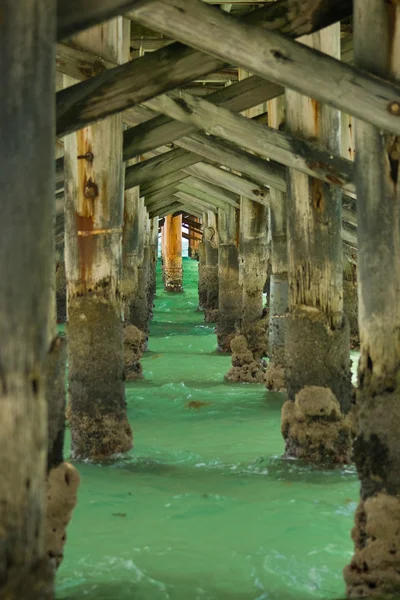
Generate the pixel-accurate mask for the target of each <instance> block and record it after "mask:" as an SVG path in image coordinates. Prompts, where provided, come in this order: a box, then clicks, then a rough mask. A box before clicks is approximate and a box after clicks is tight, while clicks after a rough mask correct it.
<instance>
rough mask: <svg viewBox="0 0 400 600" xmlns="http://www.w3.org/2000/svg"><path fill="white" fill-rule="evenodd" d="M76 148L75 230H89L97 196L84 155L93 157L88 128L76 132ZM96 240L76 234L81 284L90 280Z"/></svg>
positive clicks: (89, 164) (91, 229)
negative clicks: (76, 197) (76, 199)
mask: <svg viewBox="0 0 400 600" xmlns="http://www.w3.org/2000/svg"><path fill="white" fill-rule="evenodd" d="M76 135H77V149H78V156H77V160H78V206H77V210H76V212H75V221H76V231H77V232H79V231H80V232H86V233H88V232H91V231H93V229H94V222H95V201H96V198H97V196H98V189H97V185H96V183H95V182H94V181H93V178H94V173H93V159H89V160H86V156H89V157H93V153H92V148H91V144H90V140H89V139H88V130H87V129H81V130H80V131H78V132H77V134H76ZM95 245H96V240H95V239H94V238H93V236H91V235H77V246H78V260H79V277H80V281H81V285H82V286H83V287H85V283H86V282H89V281H90V280H91V276H92V265H93V256H94V251H95Z"/></svg>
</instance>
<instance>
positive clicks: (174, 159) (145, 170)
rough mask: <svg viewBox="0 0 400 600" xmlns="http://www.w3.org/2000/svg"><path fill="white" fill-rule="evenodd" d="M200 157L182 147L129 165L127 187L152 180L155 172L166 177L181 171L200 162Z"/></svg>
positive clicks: (126, 172) (126, 178)
mask: <svg viewBox="0 0 400 600" xmlns="http://www.w3.org/2000/svg"><path fill="white" fill-rule="evenodd" d="M199 160H201V159H199V157H198V156H193V155H191V154H190V153H188V152H185V150H181V149H180V148H178V149H176V150H171V151H170V152H166V153H165V154H160V155H159V156H155V157H154V158H151V159H149V160H146V161H143V162H140V163H138V164H136V165H132V166H131V167H128V168H127V169H126V171H125V188H126V189H129V188H130V187H134V186H135V185H142V184H144V183H147V182H151V181H152V180H153V179H154V175H155V173H156V174H157V178H160V177H164V175H166V174H168V173H172V172H174V171H179V170H181V169H183V168H184V167H187V166H190V165H192V164H194V163H196V162H198V161H199Z"/></svg>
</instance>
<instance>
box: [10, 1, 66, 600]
mask: <svg viewBox="0 0 400 600" xmlns="http://www.w3.org/2000/svg"><path fill="white" fill-rule="evenodd" d="M1 13H2V15H3V18H2V19H1V23H0V71H1V76H2V92H1V94H0V138H1V140H2V144H1V146H0V199H1V207H2V216H1V219H0V274H1V277H0V338H1V356H0V394H1V403H0V423H1V435H0V456H1V468H0V473H1V482H2V483H1V488H0V522H1V544H0V597H2V598H7V599H10V600H19V599H21V598H24V599H26V600H34V599H35V598H41V599H43V600H50V599H51V598H53V574H52V569H51V568H50V565H49V559H50V562H53V561H52V560H51V557H49V556H47V554H46V544H47V540H46V537H47V531H46V523H45V518H46V497H45V477H46V458H47V457H48V454H49V449H48V439H47V436H48V433H47V430H48V409H47V405H51V410H50V413H51V414H50V418H52V409H53V398H52V397H51V396H49V395H48V385H47V383H48V380H49V378H48V375H49V372H50V368H49V367H48V364H47V363H48V355H49V351H50V354H51V355H52V357H53V358H54V357H55V353H52V348H51V346H50V348H49V340H51V341H52V342H54V341H55V335H54V333H55V332H54V330H55V327H54V324H55V320H54V319H55V306H54V300H55V298H54V283H55V280H54V267H55V252H54V240H53V230H54V224H53V209H54V187H55V182H54V175H53V173H54V135H55V131H54V118H55V115H54V89H55V85H56V82H55V71H54V67H55V60H54V58H55V57H54V51H53V48H54V36H55V27H56V5H55V2H54V1H48V0H4V1H3V2H2V4H1ZM22 173H23V176H21V174H22ZM46 379H47V381H46ZM46 396H47V397H46ZM57 400H58V399H57ZM55 404H56V406H55V411H57V408H58V401H57V403H55ZM57 424H59V422H58V423H57ZM51 446H52V444H51ZM52 450H53V447H51V452H50V453H51V454H52ZM49 460H50V462H51V459H49Z"/></svg>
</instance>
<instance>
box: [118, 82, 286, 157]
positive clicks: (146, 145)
mask: <svg viewBox="0 0 400 600" xmlns="http://www.w3.org/2000/svg"><path fill="white" fill-rule="evenodd" d="M281 92H282V88H281V87H280V86H277V85H274V84H271V83H269V82H267V81H265V80H264V79H262V78H261V77H257V76H256V75H254V76H253V77H249V78H247V79H245V80H243V81H240V82H238V83H234V84H232V85H229V86H227V87H225V88H224V89H223V90H221V91H218V92H214V93H213V94H208V95H207V100H209V101H210V102H213V103H215V104H217V105H219V106H223V107H224V108H227V109H229V110H232V111H233V112H241V111H243V110H245V109H247V108H251V107H253V106H257V105H258V104H261V103H262V102H265V101H266V100H268V99H269V98H271V97H275V96H277V95H279V94H280V93H281ZM164 98H165V95H163V96H159V97H157V98H153V99H152V100H150V101H148V102H146V106H148V108H150V109H152V110H154V111H156V112H163V111H162V110H160V109H159V107H160V106H161V107H162V106H163V101H164ZM165 101H166V102H167V98H165ZM196 129H197V127H196V125H194V124H192V123H190V122H186V123H185V122H177V121H176V120H175V119H174V117H173V118H168V116H163V115H160V116H159V117H155V118H154V119H151V120H149V121H148V122H147V125H146V124H144V123H142V124H140V125H138V126H136V127H133V128H131V129H128V130H127V131H125V133H124V155H125V156H128V157H132V156H136V155H138V154H144V153H145V152H148V151H150V150H153V149H154V148H158V147H159V146H162V145H164V144H168V143H170V142H172V141H174V140H176V139H178V138H181V137H183V136H187V135H189V134H190V133H192V132H194V131H196Z"/></svg>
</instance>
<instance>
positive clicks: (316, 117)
mask: <svg viewBox="0 0 400 600" xmlns="http://www.w3.org/2000/svg"><path fill="white" fill-rule="evenodd" d="M310 102H311V112H312V119H313V125H314V127H313V134H314V136H316V137H318V136H319V130H320V122H321V105H320V103H319V102H318V101H317V100H314V98H310Z"/></svg>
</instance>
